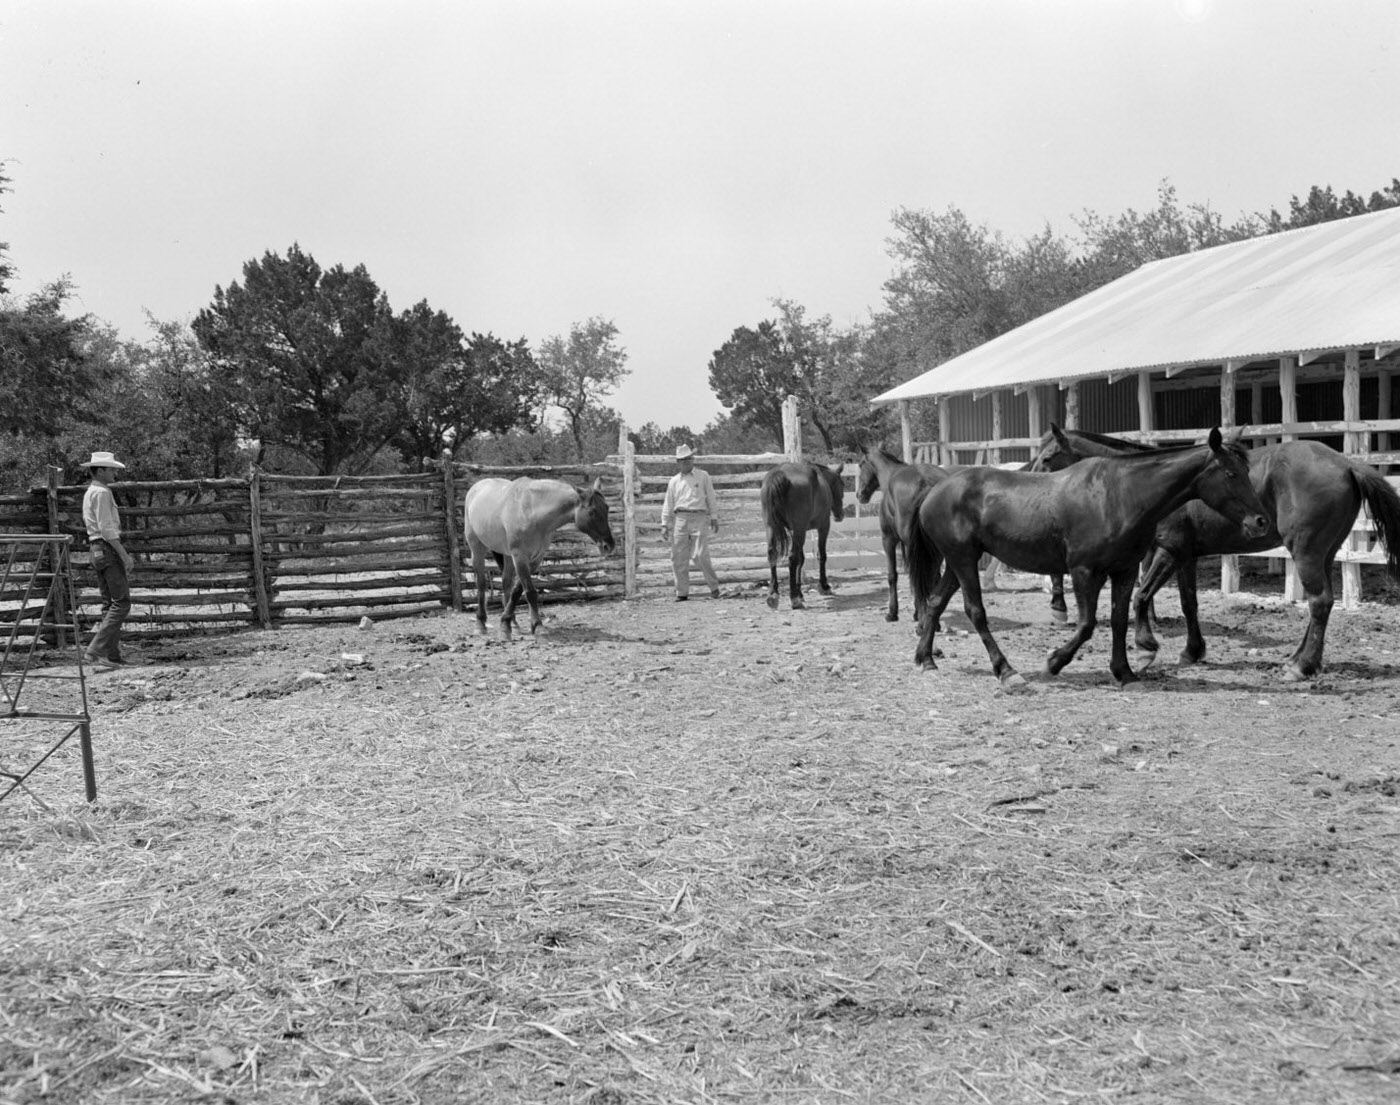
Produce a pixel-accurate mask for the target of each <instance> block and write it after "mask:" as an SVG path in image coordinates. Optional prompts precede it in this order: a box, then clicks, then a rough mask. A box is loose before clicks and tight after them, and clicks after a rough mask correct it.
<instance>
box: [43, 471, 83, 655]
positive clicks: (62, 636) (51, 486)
mask: <svg viewBox="0 0 1400 1105" xmlns="http://www.w3.org/2000/svg"><path fill="white" fill-rule="evenodd" d="M62 471H63V469H61V468H59V467H58V466H57V465H53V464H51V465H49V472H48V475H49V480H48V487H47V488H46V489H45V495H44V498H45V500H46V503H47V506H48V512H49V533H50V534H52V535H53V536H54V537H58V536H59V535H60V531H59V521H58V477H59V475H60V474H61V473H62ZM65 559H66V560H67V561H68V571H69V572H70V573H71V572H72V571H73V561H72V558H71V557H66V558H65ZM55 564H57V558H55ZM55 570H57V568H55ZM54 601H55V602H56V603H58V609H57V610H56V611H55V612H54V613H55V615H56V617H55V618H54V643H55V644H56V645H57V646H58V647H59V648H63V647H64V646H65V645H66V644H67V637H68V634H67V632H66V631H65V630H64V628H63V627H64V625H65V623H67V621H68V620H69V615H70V614H72V618H73V636H74V639H75V640H76V638H77V633H78V629H77V626H78V621H77V613H76V611H70V610H69V609H68V594H67V592H66V591H65V590H64V589H63V588H62V587H59V588H57V589H56V590H55V591H54Z"/></svg>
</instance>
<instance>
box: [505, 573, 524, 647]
mask: <svg viewBox="0 0 1400 1105" xmlns="http://www.w3.org/2000/svg"><path fill="white" fill-rule="evenodd" d="M515 568H516V565H515V557H513V556H507V557H506V558H505V559H504V560H503V561H502V562H501V633H502V635H504V637H505V639H506V640H507V641H509V640H510V639H511V637H512V636H513V635H514V631H515V604H516V603H517V602H519V601H520V588H518V587H517V586H516V585H515Z"/></svg>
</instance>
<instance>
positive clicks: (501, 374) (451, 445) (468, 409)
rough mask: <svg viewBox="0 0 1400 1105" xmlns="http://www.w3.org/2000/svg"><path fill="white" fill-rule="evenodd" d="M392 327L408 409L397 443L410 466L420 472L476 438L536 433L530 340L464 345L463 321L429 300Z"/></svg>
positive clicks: (483, 339) (488, 338)
mask: <svg viewBox="0 0 1400 1105" xmlns="http://www.w3.org/2000/svg"><path fill="white" fill-rule="evenodd" d="M392 329H393V333H394V343H395V351H394V355H395V357H396V358H398V360H399V361H400V368H399V371H398V374H397V393H396V394H397V401H398V402H399V404H400V406H401V408H402V409H401V412H400V421H401V424H402V425H401V429H400V431H399V433H398V435H397V436H396V437H395V439H394V444H395V446H396V447H397V448H398V450H399V452H400V454H402V456H403V459H404V461H405V462H406V463H408V464H409V465H412V466H416V467H417V468H419V469H420V470H421V468H422V467H423V465H424V464H425V463H426V462H427V461H428V460H429V459H433V458H436V457H437V456H439V455H440V454H441V453H442V451H443V450H444V449H446V450H450V451H452V452H454V453H455V452H457V451H459V450H460V449H464V448H469V447H470V442H471V441H472V439H473V438H475V437H476V436H477V435H478V434H483V433H505V432H506V431H508V430H511V429H514V428H516V427H519V428H521V429H526V430H529V429H531V428H533V425H534V417H533V415H534V408H535V405H536V403H537V400H538V388H539V383H538V369H537V367H536V365H535V359H534V356H533V355H532V354H531V353H530V350H529V347H528V346H527V345H526V344H525V339H524V338H521V339H520V340H519V341H515V342H510V343H506V342H503V341H501V340H500V339H499V338H497V337H495V336H494V335H492V334H484V335H483V334H473V335H472V336H471V340H470V341H467V342H464V341H463V339H462V331H461V330H460V329H459V328H458V326H457V324H456V323H454V322H453V321H452V320H451V319H450V318H448V317H447V316H446V315H445V314H443V313H442V312H441V311H438V312H434V311H432V310H431V309H430V308H429V307H428V305H427V304H426V303H419V304H418V305H417V306H415V307H413V308H412V309H410V310H409V311H406V312H404V313H403V314H402V315H400V316H399V317H398V318H396V319H395V320H394V323H393V327H392Z"/></svg>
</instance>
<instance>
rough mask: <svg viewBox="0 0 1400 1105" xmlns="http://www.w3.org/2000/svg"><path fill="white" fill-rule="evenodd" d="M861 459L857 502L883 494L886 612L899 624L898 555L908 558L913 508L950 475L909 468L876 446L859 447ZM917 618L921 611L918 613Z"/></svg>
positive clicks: (931, 467)
mask: <svg viewBox="0 0 1400 1105" xmlns="http://www.w3.org/2000/svg"><path fill="white" fill-rule="evenodd" d="M860 451H861V454H862V459H861V462H860V470H859V471H858V472H857V473H856V502H858V503H861V504H865V503H868V502H870V499H871V497H872V496H873V495H874V494H875V492H876V491H883V492H884V494H883V495H882V496H881V497H880V543H881V544H882V545H883V546H884V548H885V568H886V571H885V578H886V580H887V582H888V583H889V590H890V595H889V603H888V605H887V606H886V608H885V621H887V622H897V621H899V561H898V559H897V557H896V554H899V555H900V556H904V558H905V563H908V555H907V553H906V552H905V549H904V534H905V533H906V532H908V529H909V519H910V518H912V517H913V513H914V507H915V506H916V505H917V504H918V501H919V500H920V499H921V498H922V497H923V495H924V493H925V492H926V491H928V489H929V488H930V487H932V486H933V485H934V484H936V483H938V482H939V481H940V480H942V479H944V478H945V477H946V476H947V475H948V471H947V469H944V468H940V467H938V465H936V464H909V463H908V462H907V461H903V460H900V459H899V458H898V457H896V456H895V455H894V454H893V453H889V452H887V451H886V450H885V449H883V448H881V447H879V446H876V447H875V448H874V449H871V448H868V447H867V446H865V445H862V446H861V447H860ZM914 613H915V617H917V616H918V613H919V611H918V609H917V608H916V609H915V612H914Z"/></svg>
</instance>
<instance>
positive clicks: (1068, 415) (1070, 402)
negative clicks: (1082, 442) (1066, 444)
mask: <svg viewBox="0 0 1400 1105" xmlns="http://www.w3.org/2000/svg"><path fill="white" fill-rule="evenodd" d="M1064 393H1065V429H1067V430H1077V429H1079V384H1078V382H1077V381H1075V382H1071V383H1069V384H1067V385H1065V386H1064Z"/></svg>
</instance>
